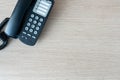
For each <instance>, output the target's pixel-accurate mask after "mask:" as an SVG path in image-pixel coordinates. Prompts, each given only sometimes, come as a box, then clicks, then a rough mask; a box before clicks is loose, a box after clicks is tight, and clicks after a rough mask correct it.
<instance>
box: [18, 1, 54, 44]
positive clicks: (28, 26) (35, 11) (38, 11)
mask: <svg viewBox="0 0 120 80" xmlns="http://www.w3.org/2000/svg"><path fill="white" fill-rule="evenodd" d="M53 4H54V1H53V0H35V1H34V2H33V3H32V4H31V8H29V10H28V11H27V14H26V15H25V16H26V17H25V19H24V23H23V28H22V30H21V32H20V34H19V39H20V40H21V41H22V42H23V43H25V44H27V45H31V46H33V45H35V43H36V42H37V39H38V37H39V35H40V33H41V31H42V29H43V27H44V25H45V23H46V21H47V18H48V15H49V13H50V11H51V9H52V6H53Z"/></svg>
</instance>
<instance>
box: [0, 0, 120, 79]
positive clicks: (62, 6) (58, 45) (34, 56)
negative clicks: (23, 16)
mask: <svg viewBox="0 0 120 80" xmlns="http://www.w3.org/2000/svg"><path fill="white" fill-rule="evenodd" d="M16 2H17V0H1V1H0V21H2V19H4V18H5V17H6V16H10V15H11V13H12V10H13V8H14V6H15V4H16ZM119 76H120V0H55V5H54V8H53V10H52V12H51V15H50V17H49V20H48V22H47V24H46V26H45V28H44V30H43V32H42V34H41V36H40V38H39V40H38V42H37V44H36V45H35V46H34V47H29V46H27V45H24V44H23V43H21V42H20V41H19V40H15V39H12V40H11V41H10V44H9V45H8V47H7V48H6V49H4V50H2V51H0V80H120V77H119Z"/></svg>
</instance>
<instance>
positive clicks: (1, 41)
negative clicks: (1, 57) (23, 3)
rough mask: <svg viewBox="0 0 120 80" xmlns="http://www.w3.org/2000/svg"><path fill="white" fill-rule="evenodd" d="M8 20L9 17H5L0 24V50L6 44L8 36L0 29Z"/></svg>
mask: <svg viewBox="0 0 120 80" xmlns="http://www.w3.org/2000/svg"><path fill="white" fill-rule="evenodd" d="M8 21H9V18H5V19H4V20H3V21H2V22H1V24H0V50H2V49H4V48H5V47H6V46H7V44H8V39H9V38H8V36H7V35H6V34H5V33H4V31H2V29H3V28H4V26H5V25H6V24H7V22H8Z"/></svg>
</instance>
